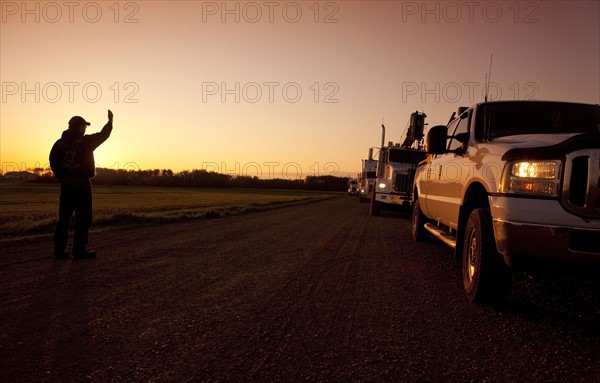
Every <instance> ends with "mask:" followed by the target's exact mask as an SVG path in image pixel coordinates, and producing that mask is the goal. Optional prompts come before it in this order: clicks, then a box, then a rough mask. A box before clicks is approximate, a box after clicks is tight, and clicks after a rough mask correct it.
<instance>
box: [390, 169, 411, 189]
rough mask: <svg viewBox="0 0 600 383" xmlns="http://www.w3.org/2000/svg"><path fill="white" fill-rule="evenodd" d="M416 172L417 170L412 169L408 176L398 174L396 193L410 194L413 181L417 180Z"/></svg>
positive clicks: (395, 181) (395, 183) (395, 185)
mask: <svg viewBox="0 0 600 383" xmlns="http://www.w3.org/2000/svg"><path fill="white" fill-rule="evenodd" d="M415 172H416V170H415V169H410V170H409V172H408V174H396V179H395V180H394V192H396V193H407V194H408V193H410V192H411V189H412V183H413V180H414V179H415Z"/></svg>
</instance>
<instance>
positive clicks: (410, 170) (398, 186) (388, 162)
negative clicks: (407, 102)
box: [369, 111, 427, 216]
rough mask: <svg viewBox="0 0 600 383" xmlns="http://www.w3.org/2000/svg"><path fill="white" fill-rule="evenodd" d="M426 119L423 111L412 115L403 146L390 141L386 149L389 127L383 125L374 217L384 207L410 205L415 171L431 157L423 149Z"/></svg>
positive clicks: (373, 193)
mask: <svg viewBox="0 0 600 383" xmlns="http://www.w3.org/2000/svg"><path fill="white" fill-rule="evenodd" d="M426 117H427V116H426V115H425V113H423V112H419V111H416V112H414V113H412V114H411V116H410V120H409V123H408V130H407V133H406V137H405V139H404V141H403V142H402V144H400V143H393V142H391V141H390V142H389V143H388V145H387V146H384V142H385V125H383V124H382V125H381V128H382V134H381V148H379V159H378V161H377V171H376V177H375V182H374V186H373V188H372V190H371V204H370V209H369V210H370V214H371V215H373V216H377V215H379V214H380V213H381V208H382V207H384V206H394V205H395V206H410V204H411V201H412V189H413V188H412V185H413V180H414V176H415V172H416V169H417V166H418V164H419V163H420V162H421V161H423V160H424V159H425V158H426V155H427V153H426V152H425V151H424V150H423V147H422V140H423V131H424V129H425V118H426Z"/></svg>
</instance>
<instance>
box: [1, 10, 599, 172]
mask: <svg viewBox="0 0 600 383" xmlns="http://www.w3.org/2000/svg"><path fill="white" fill-rule="evenodd" d="M0 4H1V12H2V13H1V25H0V28H1V29H0V77H1V82H2V100H1V104H0V108H1V110H0V127H1V130H0V163H1V165H2V169H1V170H2V171H3V172H4V173H6V172H9V171H15V170H25V168H34V167H37V166H42V167H44V166H47V163H48V153H49V151H50V148H51V146H52V144H53V143H54V141H55V140H56V139H57V138H58V137H59V136H60V134H61V132H62V131H63V130H64V129H66V126H67V121H68V120H69V118H70V117H71V116H73V115H81V116H83V117H84V118H85V119H87V120H88V121H90V122H91V123H92V125H91V126H90V128H89V129H88V133H93V132H96V131H99V130H100V129H101V128H102V126H103V125H104V123H105V122H106V111H107V109H111V110H112V111H113V112H114V114H115V124H114V126H115V128H114V131H113V134H112V136H111V137H110V139H109V140H108V141H107V142H106V143H105V144H104V145H103V146H101V147H100V148H98V149H97V150H96V162H97V165H98V166H101V167H108V168H129V169H138V168H139V169H153V168H161V169H163V168H170V169H172V170H174V171H181V170H185V169H202V168H204V169H207V170H213V171H218V172H221V173H231V174H244V175H251V176H254V175H258V176H261V177H263V178H269V177H281V176H284V177H288V178H304V177H306V176H308V175H329V174H332V175H336V176H347V175H352V176H355V175H356V173H357V172H358V171H359V170H360V163H361V162H360V161H361V159H363V158H365V157H366V156H367V151H368V148H369V147H372V146H378V145H379V144H380V140H381V128H380V124H381V122H382V119H384V121H385V125H386V127H387V132H388V133H387V139H386V141H388V140H393V141H401V140H402V138H403V134H404V129H405V127H406V123H407V121H408V118H409V116H410V113H411V112H413V111H415V110H419V111H424V112H425V113H426V114H427V116H428V117H427V123H428V124H429V126H433V125H437V124H444V123H446V122H447V120H448V118H449V116H450V114H451V113H452V112H453V111H455V110H456V109H457V107H458V106H461V105H469V104H472V103H474V102H479V101H482V100H483V90H484V86H483V84H484V80H485V75H486V73H487V72H488V70H489V64H490V55H492V54H493V67H492V75H491V80H492V83H493V84H492V85H493V86H492V87H491V93H490V96H491V98H492V99H498V98H501V99H529V98H535V99H551V100H564V101H577V102H586V103H600V5H599V2H597V1H519V2H517V1H510V0H509V1H450V2H445V1H427V2H423V1H416V2H413V1H319V2H317V1H283V2H280V1H256V2H245V1H216V2H211V1H155V0H151V1H119V2H117V1H114V0H111V1H95V2H88V1H72V2H63V1H57V2H45V1H25V2H24V1H4V0H3V1H1V2H0ZM282 171H284V174H281V172H282Z"/></svg>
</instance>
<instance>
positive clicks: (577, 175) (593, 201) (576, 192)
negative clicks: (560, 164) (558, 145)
mask: <svg viewBox="0 0 600 383" xmlns="http://www.w3.org/2000/svg"><path fill="white" fill-rule="evenodd" d="M562 203H563V206H564V207H565V208H566V209H567V210H570V211H572V212H574V213H576V214H578V215H581V216H584V217H593V218H598V217H600V149H585V150H579V151H576V152H573V153H570V154H568V155H567V160H566V163H565V178H564V184H563V194H562Z"/></svg>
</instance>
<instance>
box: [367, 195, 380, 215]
mask: <svg viewBox="0 0 600 383" xmlns="http://www.w3.org/2000/svg"><path fill="white" fill-rule="evenodd" d="M369 213H371V215H372V216H378V215H379V214H381V202H379V201H377V200H376V199H375V190H374V189H373V192H372V193H371V206H370V207H369Z"/></svg>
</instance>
